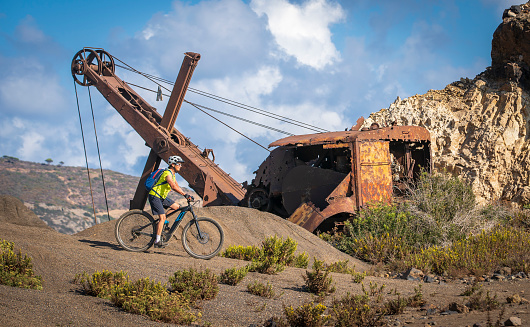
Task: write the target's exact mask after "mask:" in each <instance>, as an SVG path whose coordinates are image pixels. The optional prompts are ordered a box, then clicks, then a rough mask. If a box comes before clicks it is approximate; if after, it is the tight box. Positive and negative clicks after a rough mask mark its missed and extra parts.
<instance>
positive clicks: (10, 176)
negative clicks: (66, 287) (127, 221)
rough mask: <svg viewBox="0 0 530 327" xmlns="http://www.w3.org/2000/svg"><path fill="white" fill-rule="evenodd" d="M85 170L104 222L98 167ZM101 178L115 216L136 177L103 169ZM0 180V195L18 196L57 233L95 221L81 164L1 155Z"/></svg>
mask: <svg viewBox="0 0 530 327" xmlns="http://www.w3.org/2000/svg"><path fill="white" fill-rule="evenodd" d="M89 172H90V180H91V183H92V193H93V196H94V206H95V208H96V216H97V218H98V222H104V221H107V220H108V218H107V208H106V205H105V196H104V192H103V183H102V176H101V171H100V170H99V169H90V170H89ZM103 178H104V179H105V188H106V193H107V202H108V206H109V213H110V218H111V219H116V218H119V216H120V215H121V214H122V213H123V212H125V211H127V210H129V201H130V200H131V199H132V198H133V196H134V192H135V191H136V186H137V185H138V179H139V178H138V177H137V176H130V175H125V174H121V173H117V172H114V171H111V170H103ZM0 183H1V185H2V187H1V188H0V195H11V196H14V197H16V198H18V199H20V200H21V201H22V202H24V204H25V205H26V206H27V207H28V208H30V209H31V210H32V211H33V212H34V213H35V214H37V216H39V218H41V219H42V220H44V221H45V222H46V223H47V224H48V226H50V227H52V228H53V229H55V230H57V231H59V232H61V233H64V234H74V233H77V232H79V231H82V230H84V229H86V228H88V227H91V226H93V225H94V224H95V222H94V211H93V209H92V198H91V196H90V185H89V181H88V174H87V170H86V168H84V167H68V166H62V165H52V164H40V163H35V162H29V161H22V160H19V159H18V158H15V157H10V156H3V157H1V158H0ZM188 191H189V192H190V193H192V194H193V192H192V191H191V190H188ZM173 198H174V199H176V196H175V195H173Z"/></svg>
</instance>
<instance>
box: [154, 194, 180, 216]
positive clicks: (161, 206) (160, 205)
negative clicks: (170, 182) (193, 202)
mask: <svg viewBox="0 0 530 327" xmlns="http://www.w3.org/2000/svg"><path fill="white" fill-rule="evenodd" d="M148 198H149V204H151V212H152V213H153V215H163V214H165V213H166V210H165V209H167V208H169V207H170V206H171V205H172V204H173V203H175V201H173V200H171V199H170V198H165V199H163V200H162V199H161V198H159V197H158V196H155V195H152V194H149V197H148Z"/></svg>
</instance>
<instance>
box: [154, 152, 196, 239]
mask: <svg viewBox="0 0 530 327" xmlns="http://www.w3.org/2000/svg"><path fill="white" fill-rule="evenodd" d="M167 162H168V169H167V170H165V171H164V172H163V173H162V175H161V176H160V178H159V179H158V181H157V182H156V183H155V186H154V187H153V189H152V190H151V191H150V192H149V195H148V199H149V204H150V205H151V211H152V213H153V215H158V218H160V220H159V221H158V225H157V228H156V240H155V244H154V245H155V247H156V248H163V247H165V246H166V244H165V243H164V242H163V241H162V239H161V235H162V229H163V228H164V222H165V221H166V210H165V209H166V208H171V209H174V210H178V208H180V206H179V205H178V204H177V203H175V202H174V201H173V200H171V199H170V198H168V197H167V195H168V194H169V191H171V190H173V191H175V192H177V193H179V194H181V195H183V196H184V197H185V198H186V199H193V197H192V196H191V195H189V194H186V192H184V190H183V189H182V188H181V187H180V186H179V185H178V183H177V181H176V179H175V174H176V173H178V172H179V171H180V169H181V168H182V163H183V162H184V160H182V158H181V157H179V156H171V157H169V159H168V161H167Z"/></svg>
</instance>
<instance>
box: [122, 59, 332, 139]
mask: <svg viewBox="0 0 530 327" xmlns="http://www.w3.org/2000/svg"><path fill="white" fill-rule="evenodd" d="M115 59H117V58H115ZM117 60H118V61H120V62H121V63H123V64H124V65H127V64H125V63H124V62H123V61H121V60H119V59H117ZM116 66H117V67H120V68H123V69H125V70H128V71H131V72H135V73H137V74H140V75H142V76H144V77H146V78H147V79H149V80H151V81H152V82H153V83H155V84H157V85H158V86H160V87H163V88H164V89H166V90H167V91H170V92H171V90H169V89H168V88H166V87H164V86H162V85H160V84H159V83H157V82H156V81H158V82H162V83H166V84H170V85H173V84H174V83H172V82H171V81H168V80H166V79H163V78H161V77H157V76H154V75H151V74H147V73H143V72H140V71H138V70H136V69H134V68H132V67H131V66H129V65H127V67H125V66H120V65H116ZM188 90H189V91H190V92H193V93H195V94H198V95H202V96H204V97H207V98H210V99H213V100H216V101H219V102H223V103H226V104H229V105H232V106H234V107H238V108H241V109H243V110H247V111H250V112H253V113H256V114H259V115H262V116H266V117H269V118H272V119H276V120H279V121H282V122H284V123H288V124H291V125H295V126H298V127H302V128H306V129H309V130H311V131H314V132H317V133H322V132H329V130H326V129H324V128H321V127H317V126H313V125H310V124H307V123H304V122H301V121H298V120H294V119H291V118H288V117H285V116H281V115H278V114H275V113H272V112H269V111H266V110H263V109H259V108H256V107H253V106H249V105H246V104H243V103H240V102H237V101H234V100H230V99H227V98H224V97H221V96H218V95H215V94H212V93H208V92H205V91H201V90H198V89H195V88H192V87H188ZM291 135H293V134H291Z"/></svg>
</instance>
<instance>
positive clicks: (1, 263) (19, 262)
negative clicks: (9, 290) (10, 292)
mask: <svg viewBox="0 0 530 327" xmlns="http://www.w3.org/2000/svg"><path fill="white" fill-rule="evenodd" d="M0 241H1V242H0V250H1V251H2V253H1V256H0V284H2V285H7V286H16V287H22V288H31V289H38V290H41V289H42V278H41V276H35V274H34V272H33V264H32V263H31V258H30V257H28V256H27V255H26V254H24V256H22V253H21V252H20V250H19V251H18V253H15V252H14V246H15V244H14V243H13V242H8V241H5V240H0Z"/></svg>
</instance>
